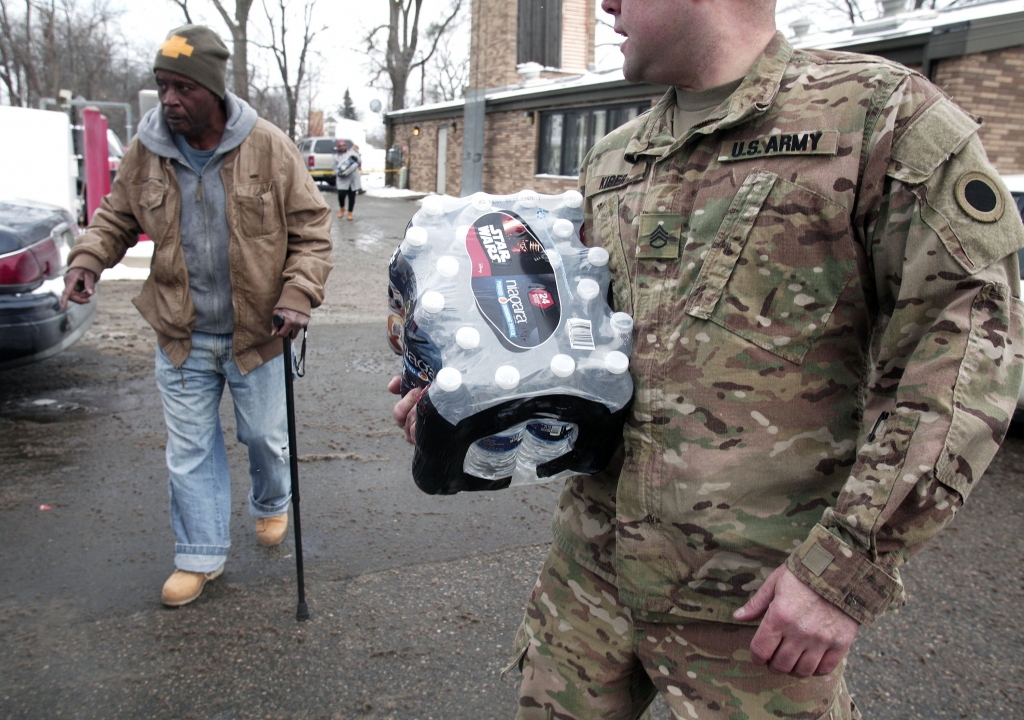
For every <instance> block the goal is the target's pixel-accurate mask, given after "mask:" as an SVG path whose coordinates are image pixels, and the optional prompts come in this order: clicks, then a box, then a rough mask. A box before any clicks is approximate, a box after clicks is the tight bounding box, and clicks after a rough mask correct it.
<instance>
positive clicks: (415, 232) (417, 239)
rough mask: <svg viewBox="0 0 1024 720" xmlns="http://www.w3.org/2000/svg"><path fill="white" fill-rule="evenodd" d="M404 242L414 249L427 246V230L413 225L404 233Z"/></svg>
mask: <svg viewBox="0 0 1024 720" xmlns="http://www.w3.org/2000/svg"><path fill="white" fill-rule="evenodd" d="M405 241H406V242H407V243H409V244H410V245H413V246H414V247H419V246H421V245H426V244H427V229H426V228H422V227H418V226H416V225H413V226H412V227H411V228H409V229H408V230H406V231H405Z"/></svg>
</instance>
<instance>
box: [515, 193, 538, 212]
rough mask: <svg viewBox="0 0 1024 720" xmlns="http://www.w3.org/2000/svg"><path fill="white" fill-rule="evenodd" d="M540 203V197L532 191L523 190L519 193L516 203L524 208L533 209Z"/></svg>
mask: <svg viewBox="0 0 1024 720" xmlns="http://www.w3.org/2000/svg"><path fill="white" fill-rule="evenodd" d="M538 201H540V196H538V195H537V193H535V192H534V191H533V190H523V191H522V192H520V193H519V197H518V202H519V204H520V205H522V206H523V207H524V208H535V207H537V203H538Z"/></svg>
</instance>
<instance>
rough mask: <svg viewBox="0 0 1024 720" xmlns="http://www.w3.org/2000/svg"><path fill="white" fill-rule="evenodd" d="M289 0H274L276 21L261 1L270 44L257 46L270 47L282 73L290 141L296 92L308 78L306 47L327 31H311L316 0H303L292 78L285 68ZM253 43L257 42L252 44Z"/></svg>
mask: <svg viewBox="0 0 1024 720" xmlns="http://www.w3.org/2000/svg"><path fill="white" fill-rule="evenodd" d="M289 2H290V0H277V9H278V10H279V11H280V13H281V16H280V18H279V20H278V21H276V22H277V24H275V19H274V18H273V16H272V15H271V13H270V10H269V9H267V3H266V0H263V11H264V12H265V13H266V15H267V22H268V23H269V24H270V44H269V45H258V47H262V48H263V49H265V50H269V51H270V52H271V53H272V54H273V56H274V61H275V62H276V64H277V69H278V72H279V73H280V75H281V81H282V90H283V93H284V97H285V101H286V102H287V104H288V125H287V130H286V131H287V133H288V137H290V138H291V139H292V140H294V139H295V128H296V121H297V119H298V111H299V93H300V92H301V90H302V87H303V83H304V82H306V80H307V77H306V74H307V69H308V68H307V65H306V61H307V58H308V56H309V47H310V44H311V43H312V42H313V38H314V37H316V35H317V33H318V32H320V31H321V30H326V29H327V28H326V26H325V27H322V28H320V30H313V29H312V25H313V7H314V6H315V5H316V0H306V3H305V5H303V8H302V19H303V25H304V28H303V35H302V45H301V49H300V50H299V57H298V68H297V69H296V72H295V79H294V81H293V80H292V76H291V71H290V70H289V69H288V54H289V53H288V43H287V36H288V27H287V17H288V4H289ZM254 44H256V43H254Z"/></svg>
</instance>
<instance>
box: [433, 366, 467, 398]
mask: <svg viewBox="0 0 1024 720" xmlns="http://www.w3.org/2000/svg"><path fill="white" fill-rule="evenodd" d="M434 384H435V385H437V386H438V387H439V388H441V389H442V390H444V391H445V392H455V391H456V390H458V389H459V388H460V387H462V373H460V372H459V371H458V370H456V369H455V368H453V367H446V368H441V369H440V370H438V372H437V375H435V376H434Z"/></svg>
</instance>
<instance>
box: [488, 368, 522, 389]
mask: <svg viewBox="0 0 1024 720" xmlns="http://www.w3.org/2000/svg"><path fill="white" fill-rule="evenodd" d="M494 382H495V383H497V385H498V387H500V388H501V389H502V390H513V389H515V387H516V386H517V385H519V371H518V370H516V369H515V368H514V367H512V366H511V365H502V366H501V367H499V368H498V369H497V370H495V371H494Z"/></svg>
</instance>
